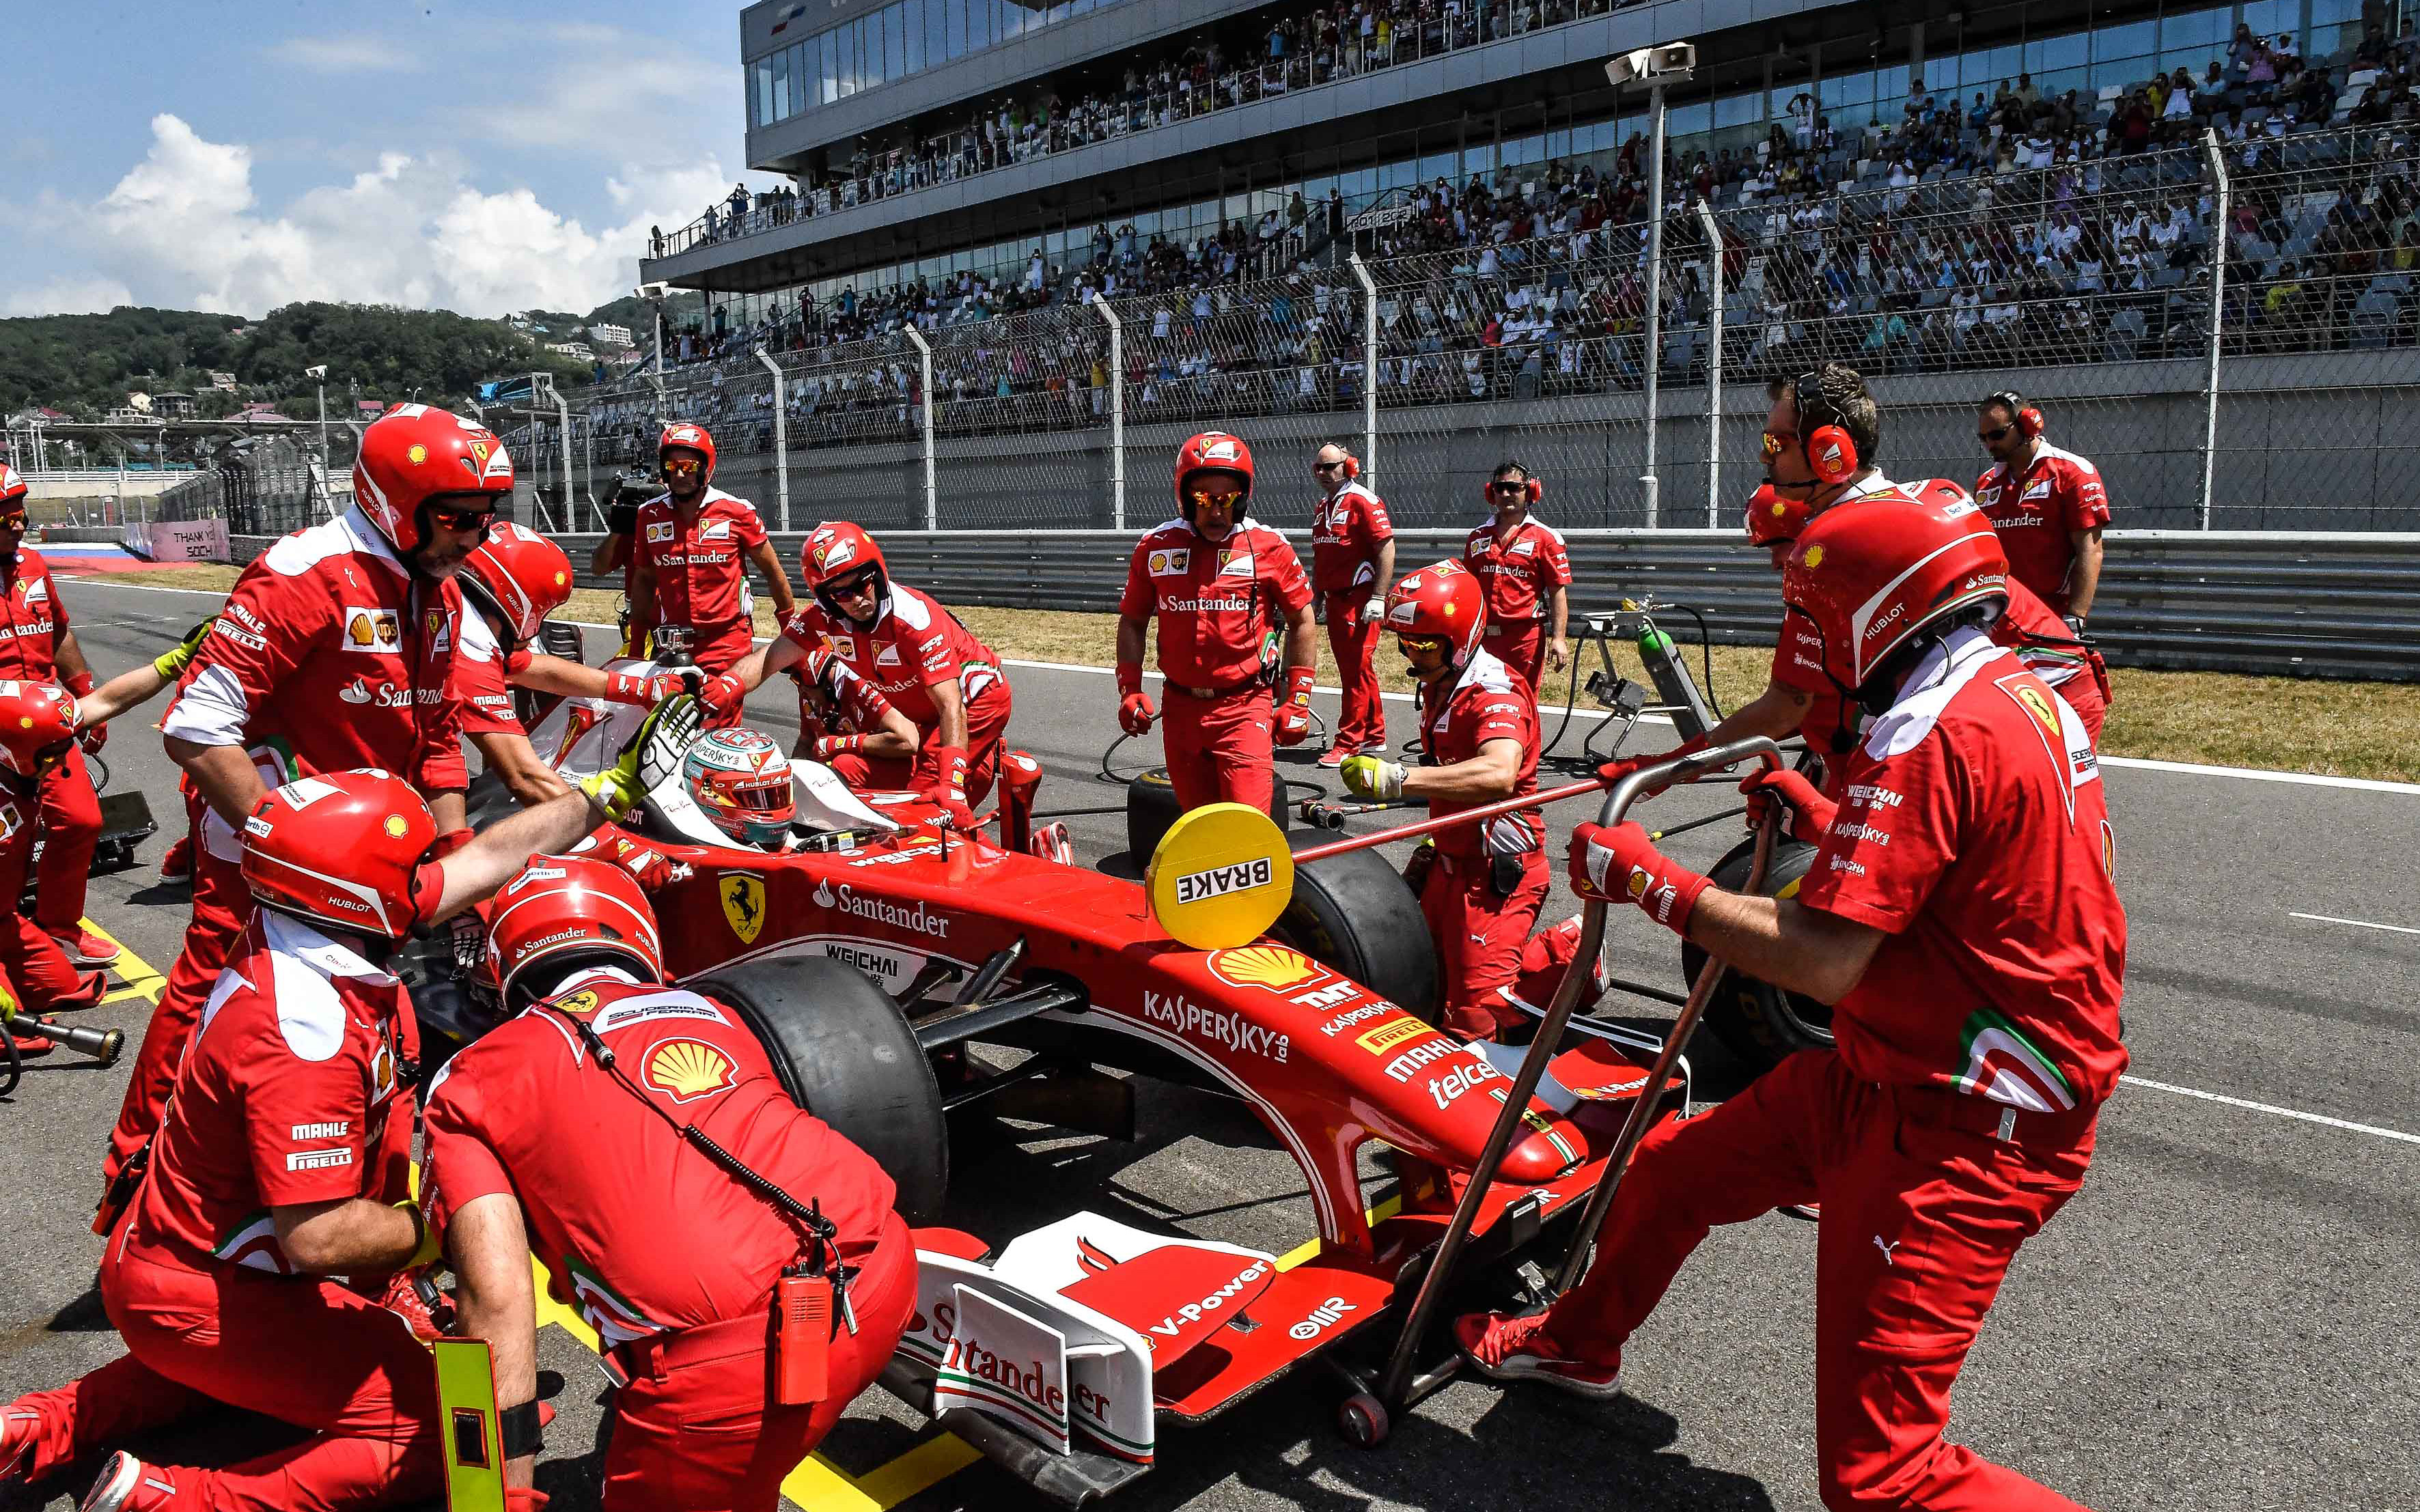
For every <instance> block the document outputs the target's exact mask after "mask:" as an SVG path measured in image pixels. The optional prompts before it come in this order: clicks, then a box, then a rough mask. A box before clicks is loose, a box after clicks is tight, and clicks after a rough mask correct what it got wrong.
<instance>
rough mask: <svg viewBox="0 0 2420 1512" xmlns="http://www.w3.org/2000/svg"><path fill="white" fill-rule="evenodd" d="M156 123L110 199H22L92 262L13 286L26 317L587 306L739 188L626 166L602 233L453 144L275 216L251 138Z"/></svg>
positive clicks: (696, 171) (690, 170)
mask: <svg viewBox="0 0 2420 1512" xmlns="http://www.w3.org/2000/svg"><path fill="white" fill-rule="evenodd" d="M151 133H152V141H151V147H150V150H149V151H148V153H147V154H146V156H145V157H144V159H143V161H142V162H139V163H137V164H135V165H134V167H133V168H132V169H131V170H129V171H128V172H127V173H126V175H125V176H124V177H122V178H120V179H119V180H118V182H117V184H116V187H115V188H113V189H112V190H111V191H110V192H109V193H108V194H106V195H105V196H103V197H102V198H101V199H100V200H99V201H97V202H92V203H79V202H75V201H70V200H65V199H62V198H59V197H56V196H45V197H44V198H43V199H42V200H41V201H39V203H37V204H36V205H34V206H31V207H21V208H11V209H10V214H11V215H12V216H14V217H15V218H16V220H17V224H21V225H23V226H26V227H28V228H29V229H31V230H32V231H33V232H35V233H36V234H38V235H39V237H40V238H41V239H42V240H40V241H39V242H38V243H36V244H39V245H44V246H46V247H47V248H48V249H50V250H51V251H52V252H53V253H54V255H56V256H58V257H59V259H60V260H61V262H62V264H63V265H69V266H73V267H75V268H76V272H75V273H74V274H73V275H72V276H61V277H57V278H54V279H53V280H51V281H50V282H48V283H46V284H43V285H39V286H38V287H36V288H33V289H31V290H27V291H24V292H12V293H11V294H10V295H9V303H8V308H9V309H10V310H11V311H12V312H17V313H27V314H33V313H56V312H62V311H75V310H94V309H106V308H108V307H109V305H111V304H114V303H126V302H136V303H147V304H156V305H163V306H168V307H177V308H190V309H204V310H221V311H228V312H232V313H239V314H247V315H261V314H265V313H267V312H268V311H269V310H271V309H272V308H274V307H275V306H277V305H280V304H285V303H288V302H291V301H297V300H338V301H351V302H356V303H393V304H401V305H408V306H413V307H421V308H430V307H435V308H444V309H451V310H457V311H459V312H461V313H463V314H466V315H484V316H493V315H500V314H503V313H504V312H505V311H508V310H517V309H526V308H529V307H532V306H543V307H546V308H551V309H571V310H585V309H588V308H590V307H591V306H593V305H596V304H598V303H601V302H603V301H606V300H608V299H611V298H613V296H614V295H615V294H617V293H619V292H622V291H624V290H627V289H628V288H629V287H630V286H631V285H632V284H633V283H634V282H635V281H636V276H637V264H638V256H639V254H640V252H641V251H642V250H643V249H644V246H645V244H646V231H647V227H648V226H649V224H663V225H666V226H671V225H676V224H685V223H686V222H688V221H689V220H690V218H691V217H692V216H694V215H695V214H696V212H697V209H698V208H699V207H701V206H703V205H705V204H706V202H707V201H708V200H709V199H712V198H713V197H715V196H716V195H717V194H718V193H721V192H723V191H724V190H726V189H727V188H728V187H729V184H730V179H729V178H728V177H726V176H725V174H724V171H723V168H722V165H721V162H718V161H717V160H716V159H715V158H714V157H713V156H712V155H711V154H710V153H701V154H698V155H697V156H696V157H694V158H693V159H692V160H691V161H689V162H675V163H669V164H666V163H624V164H621V165H619V166H618V167H616V168H615V170H614V171H613V172H612V173H611V174H609V175H608V176H607V177H606V179H605V183H604V186H603V188H604V198H605V201H606V202H607V203H609V204H610V205H611V206H612V208H613V209H612V213H613V214H615V215H618V216H621V217H622V220H621V223H620V224H615V225H599V226H595V227H592V226H590V225H588V224H583V223H582V220H580V219H579V218H578V217H576V216H572V215H567V214H566V213H564V212H562V211H559V210H556V209H552V208H549V207H548V206H547V204H546V203H545V202H544V200H543V199H541V198H540V197H539V194H538V193H537V192H535V191H534V190H533V189H531V188H528V187H511V188H504V189H490V188H488V187H485V186H483V185H481V184H479V183H478V182H476V181H475V180H474V178H473V175H472V174H471V173H470V172H469V170H468V169H467V168H466V166H465V165H464V164H463V163H461V162H459V161H458V160H457V159H455V158H454V157H453V156H451V155H450V154H447V153H443V152H433V153H407V152H401V151H390V152H386V153H383V154H381V155H380V159H379V162H378V164H377V166H376V167H374V168H370V169H365V170H364V171H361V172H359V173H356V174H354V175H353V176H352V177H351V178H350V179H349V180H346V181H343V182H338V183H329V184H323V185H319V186H318V187H315V188H312V189H309V190H306V191H304V192H303V193H301V194H298V195H296V196H295V197H293V198H292V199H291V200H290V201H288V202H287V204H286V205H285V206H284V207H283V208H281V209H278V210H276V211H274V212H271V210H269V209H267V208H264V207H263V206H261V204H260V203H259V199H258V194H257V192H256V189H255V187H254V181H253V153H252V151H251V149H250V148H248V147H245V146H243V145H241V144H238V143H222V142H211V141H209V140H206V139H205V138H203V137H202V136H201V135H200V134H199V133H198V132H196V131H194V129H193V128H192V127H191V126H189V125H187V124H186V123H185V121H183V120H182V119H181V118H179V117H178V116H173V115H166V114H163V115H160V116H154V117H153V119H152V122H151Z"/></svg>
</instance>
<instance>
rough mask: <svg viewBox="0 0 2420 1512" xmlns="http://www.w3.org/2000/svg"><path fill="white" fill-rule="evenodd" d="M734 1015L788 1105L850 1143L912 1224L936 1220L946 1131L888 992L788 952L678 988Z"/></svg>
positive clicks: (817, 959)
mask: <svg viewBox="0 0 2420 1512" xmlns="http://www.w3.org/2000/svg"><path fill="white" fill-rule="evenodd" d="M684 985H685V986H688V987H690V989H691V990H693V991H695V992H697V993H700V994H702V995H705V996H707V997H710V998H712V999H714V1000H715V1001H716V1002H718V1003H723V1004H726V1005H728V1006H729V1007H731V1008H732V1009H734V1010H736V1011H737V1012H738V1014H739V1016H740V1017H741V1018H742V1019H744V1020H746V1021H747V1024H748V1026H749V1028H750V1029H752V1030H753V1031H754V1032H755V1035H756V1038H757V1039H758V1040H759V1041H762V1042H763V1044H764V1046H765V1050H766V1053H767V1054H768V1056H769V1057H771V1058H772V1061H773V1072H774V1074H775V1075H777V1076H779V1077H781V1079H782V1086H783V1089H784V1090H785V1091H787V1092H788V1093H789V1094H790V1097H791V1100H792V1101H793V1102H795V1103H798V1104H799V1106H800V1107H802V1108H805V1109H806V1110H807V1111H808V1112H810V1113H812V1114H814V1116H815V1117H816V1118H818V1119H823V1120H824V1122H826V1123H828V1124H830V1125H831V1126H832V1127H833V1128H834V1129H836V1130H838V1131H839V1132H840V1133H842V1134H845V1135H847V1136H848V1138H849V1139H850V1140H851V1141H853V1142H854V1143H855V1144H856V1145H857V1147H858V1148H859V1149H862V1150H864V1151H865V1152H866V1153H867V1154H868V1155H871V1156H873V1157H874V1160H875V1163H876V1165H880V1166H881V1167H882V1168H883V1169H884V1170H885V1171H887V1172H889V1173H890V1175H891V1179H892V1180H893V1181H895V1182H897V1183H898V1187H899V1202H898V1207H899V1211H900V1213H901V1215H902V1216H904V1217H906V1218H907V1221H908V1222H909V1223H910V1224H931V1223H938V1222H939V1221H940V1216H941V1199H942V1197H943V1196H945V1195H946V1194H947V1193H948V1191H949V1185H950V1138H949V1126H948V1124H947V1123H946V1122H945V1121H944V1119H943V1116H942V1109H941V1089H940V1088H939V1085H938V1084H936V1083H935V1082H934V1080H933V1067H932V1063H931V1062H929V1061H928V1060H926V1059H925V1058H924V1052H923V1049H922V1048H920V1047H919V1046H918V1045H917V1043H916V1031H915V1029H914V1028H912V1027H911V1026H909V1025H908V1023H907V1015H906V1014H905V1013H903V1012H902V1011H900V1008H899V1005H898V1004H897V1003H895V1002H893V1001H892V999H891V997H890V995H888V994H887V993H885V992H883V991H882V989H881V988H879V987H876V985H875V984H874V983H873V982H872V981H870V980H867V979H866V978H865V976H864V975H863V974H862V973H861V972H859V971H857V970H856V969H855V968H853V967H851V966H849V965H847V964H845V963H843V962H839V961H835V960H832V959H830V958H829V957H826V956H811V955H793V956H783V957H781V958H779V959H777V960H766V961H748V962H742V963H740V964H737V965H728V966H720V967H717V968H716V969H714V970H712V971H709V972H707V973H706V974H705V975H704V976H702V977H699V978H696V979H695V980H690V981H689V982H686V983H684Z"/></svg>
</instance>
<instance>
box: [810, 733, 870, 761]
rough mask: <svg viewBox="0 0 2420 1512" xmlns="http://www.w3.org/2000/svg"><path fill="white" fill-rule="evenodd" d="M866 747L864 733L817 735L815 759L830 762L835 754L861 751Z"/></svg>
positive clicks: (842, 754) (843, 754) (841, 754)
mask: <svg viewBox="0 0 2420 1512" xmlns="http://www.w3.org/2000/svg"><path fill="white" fill-rule="evenodd" d="M864 748H865V737H864V736H863V735H817V736H816V737H815V760H817V761H819V762H829V761H830V760H831V759H832V758H833V757H835V756H846V755H848V754H849V753H851V752H852V751H861V750H863V749H864Z"/></svg>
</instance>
